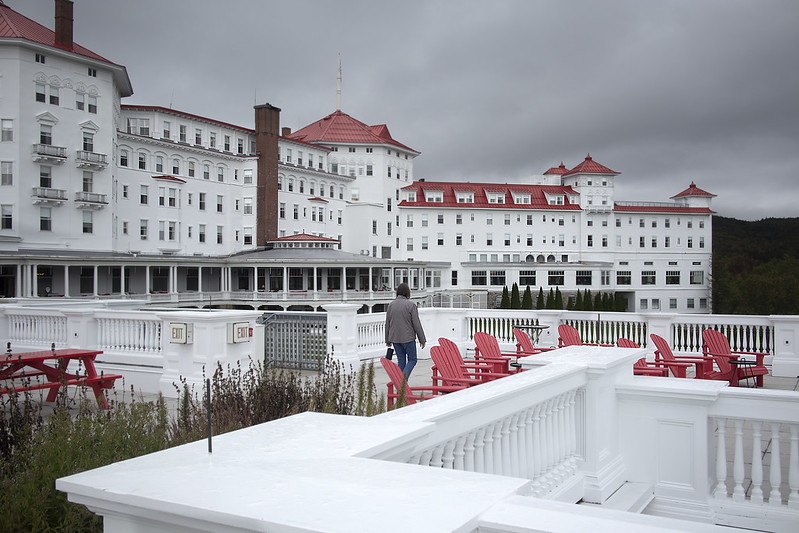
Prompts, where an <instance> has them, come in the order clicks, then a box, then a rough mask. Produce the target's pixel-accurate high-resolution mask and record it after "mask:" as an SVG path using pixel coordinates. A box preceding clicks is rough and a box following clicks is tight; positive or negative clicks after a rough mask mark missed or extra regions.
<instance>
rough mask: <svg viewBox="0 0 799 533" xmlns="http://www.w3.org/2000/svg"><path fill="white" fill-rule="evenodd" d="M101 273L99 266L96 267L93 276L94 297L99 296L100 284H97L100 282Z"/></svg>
mask: <svg viewBox="0 0 799 533" xmlns="http://www.w3.org/2000/svg"><path fill="white" fill-rule="evenodd" d="M99 272H100V268H99V267H98V266H97V265H94V272H93V276H92V291H93V292H94V296H97V294H98V292H97V284H98V283H97V282H98V279H97V275H98V274H99Z"/></svg>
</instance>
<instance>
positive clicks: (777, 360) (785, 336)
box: [769, 315, 799, 378]
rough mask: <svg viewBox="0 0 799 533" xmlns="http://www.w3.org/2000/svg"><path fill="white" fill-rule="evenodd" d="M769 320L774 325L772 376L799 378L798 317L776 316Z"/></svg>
mask: <svg viewBox="0 0 799 533" xmlns="http://www.w3.org/2000/svg"><path fill="white" fill-rule="evenodd" d="M769 319H770V320H771V322H772V324H774V358H773V359H772V362H771V373H772V375H774V376H778V377H786V378H793V377H796V376H799V346H797V343H799V320H797V317H796V316H774V315H772V316H770V317H769Z"/></svg>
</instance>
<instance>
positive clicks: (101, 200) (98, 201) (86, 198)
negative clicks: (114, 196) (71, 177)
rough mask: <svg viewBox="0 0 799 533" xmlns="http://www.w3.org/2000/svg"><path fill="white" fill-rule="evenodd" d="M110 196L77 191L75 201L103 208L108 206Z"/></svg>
mask: <svg viewBox="0 0 799 533" xmlns="http://www.w3.org/2000/svg"><path fill="white" fill-rule="evenodd" d="M107 198H108V196H107V195H105V194H100V193H96V192H83V191H77V192H76V193H75V201H76V202H82V203H85V204H92V206H95V207H98V206H99V207H102V206H104V205H107V204H108V199H107Z"/></svg>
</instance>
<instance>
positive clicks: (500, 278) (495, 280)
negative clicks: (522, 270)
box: [490, 270, 505, 287]
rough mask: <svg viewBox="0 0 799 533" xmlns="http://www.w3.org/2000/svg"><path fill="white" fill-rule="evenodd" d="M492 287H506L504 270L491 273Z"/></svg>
mask: <svg viewBox="0 0 799 533" xmlns="http://www.w3.org/2000/svg"><path fill="white" fill-rule="evenodd" d="M490 281H491V285H500V286H503V287H504V286H505V271H504V270H492V271H491V279H490Z"/></svg>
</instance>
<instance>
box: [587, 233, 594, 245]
mask: <svg viewBox="0 0 799 533" xmlns="http://www.w3.org/2000/svg"><path fill="white" fill-rule="evenodd" d="M586 244H587V245H588V246H593V245H594V236H593V235H588V241H587V242H586Z"/></svg>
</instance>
